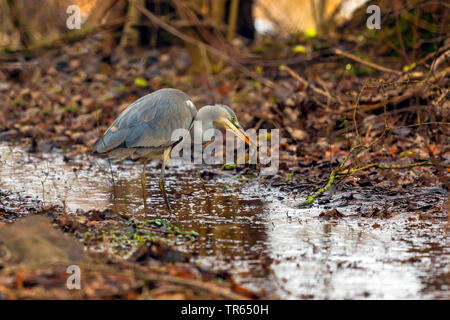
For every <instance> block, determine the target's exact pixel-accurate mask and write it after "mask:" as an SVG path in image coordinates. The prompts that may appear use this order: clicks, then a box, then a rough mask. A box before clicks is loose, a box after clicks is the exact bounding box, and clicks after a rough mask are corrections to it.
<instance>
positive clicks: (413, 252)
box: [0, 146, 450, 299]
mask: <svg viewBox="0 0 450 320" xmlns="http://www.w3.org/2000/svg"><path fill="white" fill-rule="evenodd" d="M158 165H159V164H158V163H152V164H151V165H150V167H149V168H148V173H147V180H148V181H147V182H148V185H147V195H148V199H147V201H148V207H149V212H147V213H145V212H144V208H143V202H142V198H141V188H140V174H141V166H140V165H139V164H136V163H133V162H123V163H121V164H113V165H112V167H111V168H112V171H113V173H114V184H113V182H112V178H111V173H110V169H111V168H110V167H109V164H108V162H106V161H104V160H102V159H96V158H91V157H89V158H84V159H80V160H77V161H74V162H69V163H65V162H64V161H63V157H62V156H61V155H55V154H52V155H41V156H39V157H37V156H29V155H27V154H25V153H23V152H21V151H20V150H17V149H11V148H9V147H4V146H3V147H0V189H6V190H13V191H19V192H21V193H23V194H25V195H30V196H33V197H37V198H39V199H41V200H44V201H45V202H51V203H60V204H65V205H66V207H67V208H68V209H69V210H70V211H75V210H76V209H79V208H80V209H84V210H89V209H93V208H97V209H102V208H113V209H115V210H120V211H121V212H127V213H128V214H130V215H134V216H136V217H139V218H145V219H152V218H157V217H160V218H169V217H168V215H167V213H166V209H165V206H164V202H163V200H162V198H161V195H160V192H159V189H158V187H157V179H158V175H159V169H158ZM200 170H213V169H212V168H210V167H207V166H199V167H195V166H187V167H186V165H184V164H182V163H179V162H178V163H177V162H172V163H169V165H168V170H167V182H166V186H167V189H168V191H169V193H170V194H171V196H170V198H171V200H170V201H171V203H172V208H173V210H174V212H176V213H177V216H178V221H176V222H175V221H174V220H173V219H172V220H171V221H173V222H174V224H175V225H178V226H183V227H185V229H186V230H195V231H197V232H198V233H199V234H200V237H199V240H198V241H197V242H196V243H194V244H186V243H184V244H180V249H181V250H185V251H187V252H190V253H194V256H195V257H196V258H195V259H196V260H197V262H198V263H200V264H202V265H204V266H206V267H209V268H214V269H216V270H227V271H229V272H231V273H232V274H234V275H235V277H236V278H237V279H238V281H239V282H241V283H242V284H244V285H245V286H247V287H249V288H251V289H254V290H261V289H263V290H266V291H267V292H271V293H273V294H274V296H277V297H280V298H288V299H299V298H312V299H323V298H329V299H352V298H353V299H377V298H381V299H388V298H394V299H410V298H413V299H414V298H415V299H432V298H450V242H449V239H448V235H447V234H446V231H445V230H446V229H445V227H446V221H445V220H439V221H435V220H433V221H421V220H416V221H409V220H408V219H407V218H406V217H403V216H397V217H394V218H391V219H387V220H382V219H376V220H375V219H368V218H357V217H353V218H352V217H347V218H344V219H339V220H336V221H326V220H322V219H319V218H318V215H319V213H320V212H322V211H323V210H324V209H323V208H320V207H315V208H312V209H296V208H295V207H294V205H295V204H297V203H299V201H300V199H294V198H290V197H289V195H288V194H286V193H282V192H280V191H278V190H277V189H271V188H266V187H261V185H260V184H259V183H257V182H246V181H240V180H238V179H236V176H234V175H232V174H227V173H224V174H220V175H218V176H214V177H213V178H212V179H210V180H205V181H204V182H203V183H202V182H201V180H200V178H199V171H200ZM442 197H443V199H442V201H444V200H445V197H446V195H445V194H444V195H443V196H442ZM337 209H338V210H340V211H341V212H343V213H344V214H347V215H351V214H352V213H353V212H352V209H349V208H339V207H338V208H337ZM375 223H377V224H378V225H379V226H378V227H376V228H374V224H375Z"/></svg>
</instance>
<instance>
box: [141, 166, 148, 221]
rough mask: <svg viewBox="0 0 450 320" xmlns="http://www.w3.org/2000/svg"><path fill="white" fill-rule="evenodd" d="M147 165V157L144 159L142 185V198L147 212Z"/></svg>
mask: <svg viewBox="0 0 450 320" xmlns="http://www.w3.org/2000/svg"><path fill="white" fill-rule="evenodd" d="M146 167H147V159H144V168H143V169H142V175H141V185H142V200H143V201H144V211H145V213H147V180H146V177H145V174H146Z"/></svg>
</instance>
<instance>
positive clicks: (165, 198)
mask: <svg viewBox="0 0 450 320" xmlns="http://www.w3.org/2000/svg"><path fill="white" fill-rule="evenodd" d="M171 150H172V148H171V147H169V148H167V149H166V150H164V154H163V163H162V167H161V178H160V179H159V189H161V192H162V195H163V197H164V201H165V202H166V205H167V209H168V210H169V214H170V215H172V209H171V208H170V204H169V199H167V194H166V189H165V188H164V172H165V170H166V162H167V160H168V159H169V156H170V151H171Z"/></svg>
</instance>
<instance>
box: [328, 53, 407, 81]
mask: <svg viewBox="0 0 450 320" xmlns="http://www.w3.org/2000/svg"><path fill="white" fill-rule="evenodd" d="M333 52H334V54H336V55H339V56H343V57H346V58H348V59H351V60H353V61H356V62H359V63H361V64H364V65H366V66H368V67H371V68H373V69H376V70H380V71H384V72H389V73H393V74H396V75H401V74H402V72H401V71H398V70H394V69H390V68H386V67H383V66H380V65H378V64H375V63H373V62H370V61H365V60H363V59H361V58H359V57H357V56H355V55H353V54H351V53H348V52H344V51H342V50H339V49H334V50H333Z"/></svg>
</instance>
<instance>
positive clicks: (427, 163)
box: [300, 148, 450, 207]
mask: <svg viewBox="0 0 450 320" xmlns="http://www.w3.org/2000/svg"><path fill="white" fill-rule="evenodd" d="M354 150H355V148H352V150H350V152H349V153H348V154H347V156H346V157H345V159H344V161H342V163H341V164H340V165H339V167H338V168H337V169H335V170H333V171H332V172H331V174H330V176H329V178H328V183H327V185H326V186H325V187H323V188H322V189H320V190H319V191H317V192H316V193H314V194H312V195H310V196H309V197H308V198H306V200H305V201H303V202H302V203H300V207H303V206H307V205H310V204H312V203H313V202H314V201H315V200H316V198H317V197H319V196H320V195H322V194H323V193H324V192H325V191H327V190H328V189H330V188H331V186H332V185H333V183H334V181H335V179H336V176H341V175H345V176H348V175H351V174H353V173H355V172H358V171H363V170H368V169H370V168H377V169H381V170H401V169H411V168H415V167H425V166H436V164H433V163H431V162H430V161H423V162H418V163H410V164H407V165H404V166H386V165H381V164H379V163H371V164H368V165H365V166H363V167H360V168H353V169H347V170H345V171H339V170H340V169H342V167H343V166H344V165H345V163H346V162H347V160H348V159H349V158H350V155H351V153H352V152H353V151H354ZM439 166H442V167H444V168H450V165H439Z"/></svg>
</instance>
